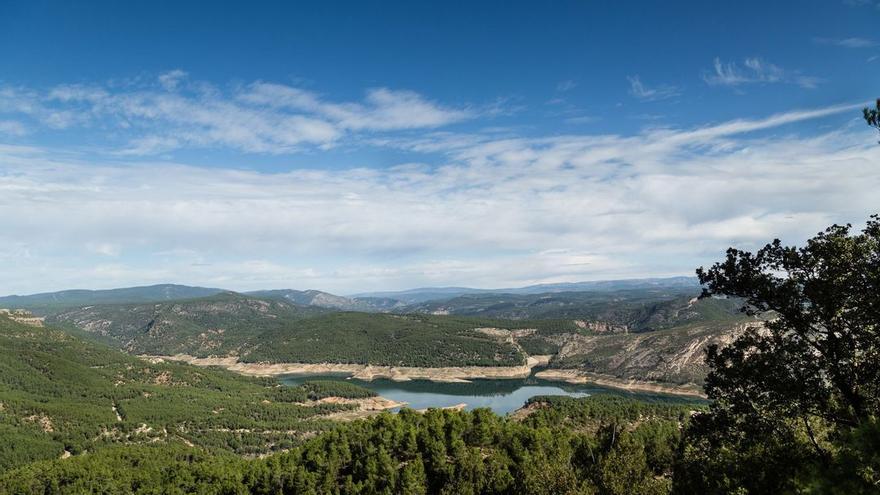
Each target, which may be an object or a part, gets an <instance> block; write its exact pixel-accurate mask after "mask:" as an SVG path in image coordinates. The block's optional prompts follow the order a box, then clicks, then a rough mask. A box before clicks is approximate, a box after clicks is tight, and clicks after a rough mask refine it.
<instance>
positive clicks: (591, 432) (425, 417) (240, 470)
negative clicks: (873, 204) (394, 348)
mask: <svg viewBox="0 0 880 495" xmlns="http://www.w3.org/2000/svg"><path fill="white" fill-rule="evenodd" d="M560 399H561V398H559V397H538V398H535V399H534V400H533V401H531V402H530V404H529V406H528V408H527V409H526V410H524V414H523V415H522V419H515V418H502V417H499V416H496V415H494V414H492V413H491V412H489V411H488V410H485V409H482V410H477V411H474V412H457V411H443V410H436V409H434V410H430V411H428V412H426V413H425V414H418V413H415V412H413V411H412V410H406V411H403V412H401V413H399V414H394V415H390V414H383V415H380V416H378V417H376V418H373V419H370V420H367V421H362V422H356V423H351V424H346V425H339V426H338V427H336V428H335V429H334V430H333V431H330V432H327V433H324V434H321V435H318V436H317V437H316V438H313V439H310V440H307V441H306V442H304V443H303V444H302V445H301V446H298V447H295V448H293V449H291V450H290V451H289V452H285V453H281V454H278V455H274V456H271V457H269V458H266V459H254V460H245V459H241V458H236V457H233V456H230V455H224V454H222V453H213V454H210V455H209V454H207V453H205V452H203V451H200V450H198V449H193V448H188V447H186V446H183V445H179V446H162V447H158V448H157V447H156V446H151V445H143V446H120V447H113V448H108V449H104V450H101V451H98V452H96V453H95V454H92V455H88V456H75V457H73V458H71V459H68V460H66V461H63V462H59V461H53V462H39V463H35V464H32V465H29V466H24V467H22V468H19V469H17V470H13V471H9V472H7V473H5V474H0V491H3V492H8V493H21V494H43V493H58V492H59V491H60V492H61V493H83V492H84V493H120V494H122V493H138V494H148V493H150V494H152V493H200V494H202V493H204V494H208V493H211V494H217V493H266V494H268V493H297V494H299V493H309V494H312V493H314V494H318V493H321V494H324V493H327V494H330V493H347V494H377V493H401V494H428V493H430V494H441V493H449V494H452V493H455V494H459V493H460V494H464V493H482V494H486V495H492V494H498V495H501V494H524V495H528V494H534V495H539V494H557V493H559V494H562V493H609V494H610V493H614V494H616V493H621V494H622V493H629V494H645V495H648V494H652V495H659V494H664V493H668V490H669V485H670V477H671V475H672V468H673V462H674V459H675V449H676V446H677V444H678V441H679V439H680V437H681V428H682V426H683V425H684V424H685V423H686V422H687V420H688V417H689V416H690V414H691V413H692V409H693V408H692V407H691V406H673V405H653V404H646V403H642V402H638V401H634V400H627V399H622V398H618V397H610V396H596V397H589V398H585V399H577V400H560ZM609 487H614V489H613V490H611V489H609Z"/></svg>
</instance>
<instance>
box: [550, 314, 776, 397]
mask: <svg viewBox="0 0 880 495" xmlns="http://www.w3.org/2000/svg"><path fill="white" fill-rule="evenodd" d="M760 326H762V323H761V322H759V321H754V322H741V323H737V324H733V325H730V324H728V325H725V326H719V325H710V324H706V325H689V326H684V327H679V328H673V329H668V330H659V331H655V332H645V333H638V334H601V333H600V334H595V335H582V334H567V335H564V336H559V338H558V343H559V344H560V350H559V352H558V353H557V355H556V356H555V357H554V359H553V361H552V362H551V367H553V368H559V369H570V370H580V371H583V372H592V373H600V374H603V375H607V376H611V377H617V378H620V379H639V380H651V381H657V382H666V383H675V384H688V383H692V384H700V383H702V381H703V379H704V377H705V375H706V373H707V372H708V369H707V367H706V365H705V362H704V361H705V352H706V348H707V347H708V346H709V345H712V344H717V345H719V346H725V345H728V344H729V343H731V342H732V341H733V340H734V339H735V338H736V337H738V336H739V335H742V333H743V332H745V331H746V329H747V328H749V327H760Z"/></svg>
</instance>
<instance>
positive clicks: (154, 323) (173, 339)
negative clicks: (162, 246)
mask: <svg viewBox="0 0 880 495" xmlns="http://www.w3.org/2000/svg"><path fill="white" fill-rule="evenodd" d="M324 312H326V310H324V309H322V308H317V307H310V306H299V305H295V304H292V303H289V302H285V301H281V300H274V299H267V300H263V299H256V298H252V297H247V296H243V295H240V294H236V293H231V292H225V293H222V294H217V295H214V296H211V297H206V298H199V299H185V300H178V301H169V302H162V303H155V304H122V305H95V306H85V307H81V308H77V309H73V310H68V311H62V312H60V313H57V314H54V315H51V316H49V317H48V318H47V319H46V322H47V323H48V324H55V325H61V326H64V327H67V328H71V327H73V328H76V329H79V330H81V331H83V332H86V334H88V335H91V336H94V337H97V338H99V339H100V340H102V341H104V342H106V343H108V344H111V345H115V346H117V347H121V348H122V349H124V350H126V351H128V352H132V353H135V354H177V353H186V354H193V355H212V354H220V355H225V354H229V353H241V352H242V348H243V347H244V346H247V345H248V344H249V343H250V344H252V343H253V342H254V341H255V339H256V338H257V337H258V336H259V335H260V334H261V333H263V332H265V331H267V330H269V329H272V328H289V326H290V325H291V323H292V322H293V321H296V320H299V319H302V318H306V317H309V316H315V315H319V314H322V313H324Z"/></svg>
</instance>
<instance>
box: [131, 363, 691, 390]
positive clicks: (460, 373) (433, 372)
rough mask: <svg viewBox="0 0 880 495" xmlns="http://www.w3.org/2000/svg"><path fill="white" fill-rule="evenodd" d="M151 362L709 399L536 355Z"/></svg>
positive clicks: (270, 373)
mask: <svg viewBox="0 0 880 495" xmlns="http://www.w3.org/2000/svg"><path fill="white" fill-rule="evenodd" d="M139 357H140V358H142V359H146V360H148V361H151V362H161V361H179V362H185V363H189V364H192V365H195V366H219V367H221V368H225V369H227V370H229V371H234V372H236V373H240V374H242V375H248V376H263V377H278V376H284V375H306V376H308V375H325V374H341V375H347V376H348V377H350V378H355V379H358V380H363V381H372V380H375V379H381V378H385V379H388V380H391V381H395V382H406V381H411V380H427V381H431V382H435V383H470V381H471V380H475V379H484V380H504V379H517V378H528V377H529V376H535V377H536V378H540V379H542V380H547V381H553V382H561V383H569V384H573V385H586V384H593V385H597V386H600V387H607V388H613V389H617V390H625V391H630V392H642V393H656V394H666V395H675V396H682V397H693V398H699V399H705V398H706V395H705V394H703V391H702V389H701V388H700V387H699V386H698V385H696V384H693V385H690V386H687V385H673V384H668V383H662V382H652V381H645V380H626V379H621V378H617V377H613V376H608V375H601V374H597V373H588V372H582V371H578V370H566V369H544V370H541V371H538V372H536V373H535V374H534V375H532V370H533V369H534V368H535V367H538V366H546V365H547V364H548V363H549V361H550V358H551V357H552V356H550V355H546V356H530V357H529V358H528V360H527V362H526V364H524V365H522V366H454V367H442V368H419V367H412V366H376V365H367V364H343V363H274V364H270V363H242V362H240V361H238V358H236V357H208V358H199V357H195V356H190V355H188V354H175V355H173V356H152V355H141V356H139Z"/></svg>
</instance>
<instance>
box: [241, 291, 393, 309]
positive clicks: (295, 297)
mask: <svg viewBox="0 0 880 495" xmlns="http://www.w3.org/2000/svg"><path fill="white" fill-rule="evenodd" d="M245 294H247V295H249V296H254V297H263V298H270V299H279V298H280V299H284V300H287V301H290V302H293V303H296V304H302V305H307V306H318V307H320V308H328V309H337V310H340V311H364V312H371V313H372V312H383V311H391V310H393V309H398V308H401V307H403V306H404V303H402V302H401V301H398V300H396V299H390V298H375V297H367V298H351V297H345V296H337V295H335V294H330V293H329V292H323V291H320V290H314V289H310V290H294V289H278V290H258V291H252V292H246V293H245Z"/></svg>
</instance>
